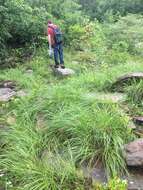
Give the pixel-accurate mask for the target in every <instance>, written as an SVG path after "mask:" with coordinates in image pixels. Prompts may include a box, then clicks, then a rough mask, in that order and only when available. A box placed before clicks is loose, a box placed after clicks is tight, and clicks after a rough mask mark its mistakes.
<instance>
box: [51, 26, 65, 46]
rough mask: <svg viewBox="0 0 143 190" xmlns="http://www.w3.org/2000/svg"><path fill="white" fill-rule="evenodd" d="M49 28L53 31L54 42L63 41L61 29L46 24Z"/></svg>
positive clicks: (59, 42)
mask: <svg viewBox="0 0 143 190" xmlns="http://www.w3.org/2000/svg"><path fill="white" fill-rule="evenodd" d="M48 27H49V28H52V29H53V31H54V38H55V43H56V44H61V43H62V42H63V34H62V32H61V30H60V29H59V28H58V27H56V28H54V27H52V26H48Z"/></svg>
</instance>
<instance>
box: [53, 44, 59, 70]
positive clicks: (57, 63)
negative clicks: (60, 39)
mask: <svg viewBox="0 0 143 190" xmlns="http://www.w3.org/2000/svg"><path fill="white" fill-rule="evenodd" d="M58 54H59V50H58V46H57V45H55V46H54V60H55V67H58V65H59V60H58Z"/></svg>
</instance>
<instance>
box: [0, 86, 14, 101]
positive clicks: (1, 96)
mask: <svg viewBox="0 0 143 190" xmlns="http://www.w3.org/2000/svg"><path fill="white" fill-rule="evenodd" d="M15 94H16V92H15V91H13V90H12V89H11V88H0V102H8V101H9V100H10V99H11V98H12V97H13V96H15Z"/></svg>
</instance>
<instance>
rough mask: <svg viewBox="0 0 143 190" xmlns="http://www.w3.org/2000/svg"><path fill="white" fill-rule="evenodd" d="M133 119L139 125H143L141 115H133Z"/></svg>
mask: <svg viewBox="0 0 143 190" xmlns="http://www.w3.org/2000/svg"><path fill="white" fill-rule="evenodd" d="M133 121H134V122H135V123H136V124H137V125H143V117H141V116H138V117H133Z"/></svg>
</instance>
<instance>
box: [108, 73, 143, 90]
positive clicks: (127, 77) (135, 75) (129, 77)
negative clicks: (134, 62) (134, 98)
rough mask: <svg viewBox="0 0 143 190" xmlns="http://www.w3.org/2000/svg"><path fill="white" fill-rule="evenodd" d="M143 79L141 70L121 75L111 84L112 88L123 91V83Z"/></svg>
mask: <svg viewBox="0 0 143 190" xmlns="http://www.w3.org/2000/svg"><path fill="white" fill-rule="evenodd" d="M142 79H143V72H135V73H129V74H126V75H123V76H121V77H119V78H117V80H116V81H115V82H114V83H113V84H112V85H111V89H112V90H118V91H123V89H122V88H121V87H124V85H125V84H128V85H130V84H131V83H132V82H133V81H139V80H142Z"/></svg>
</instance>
